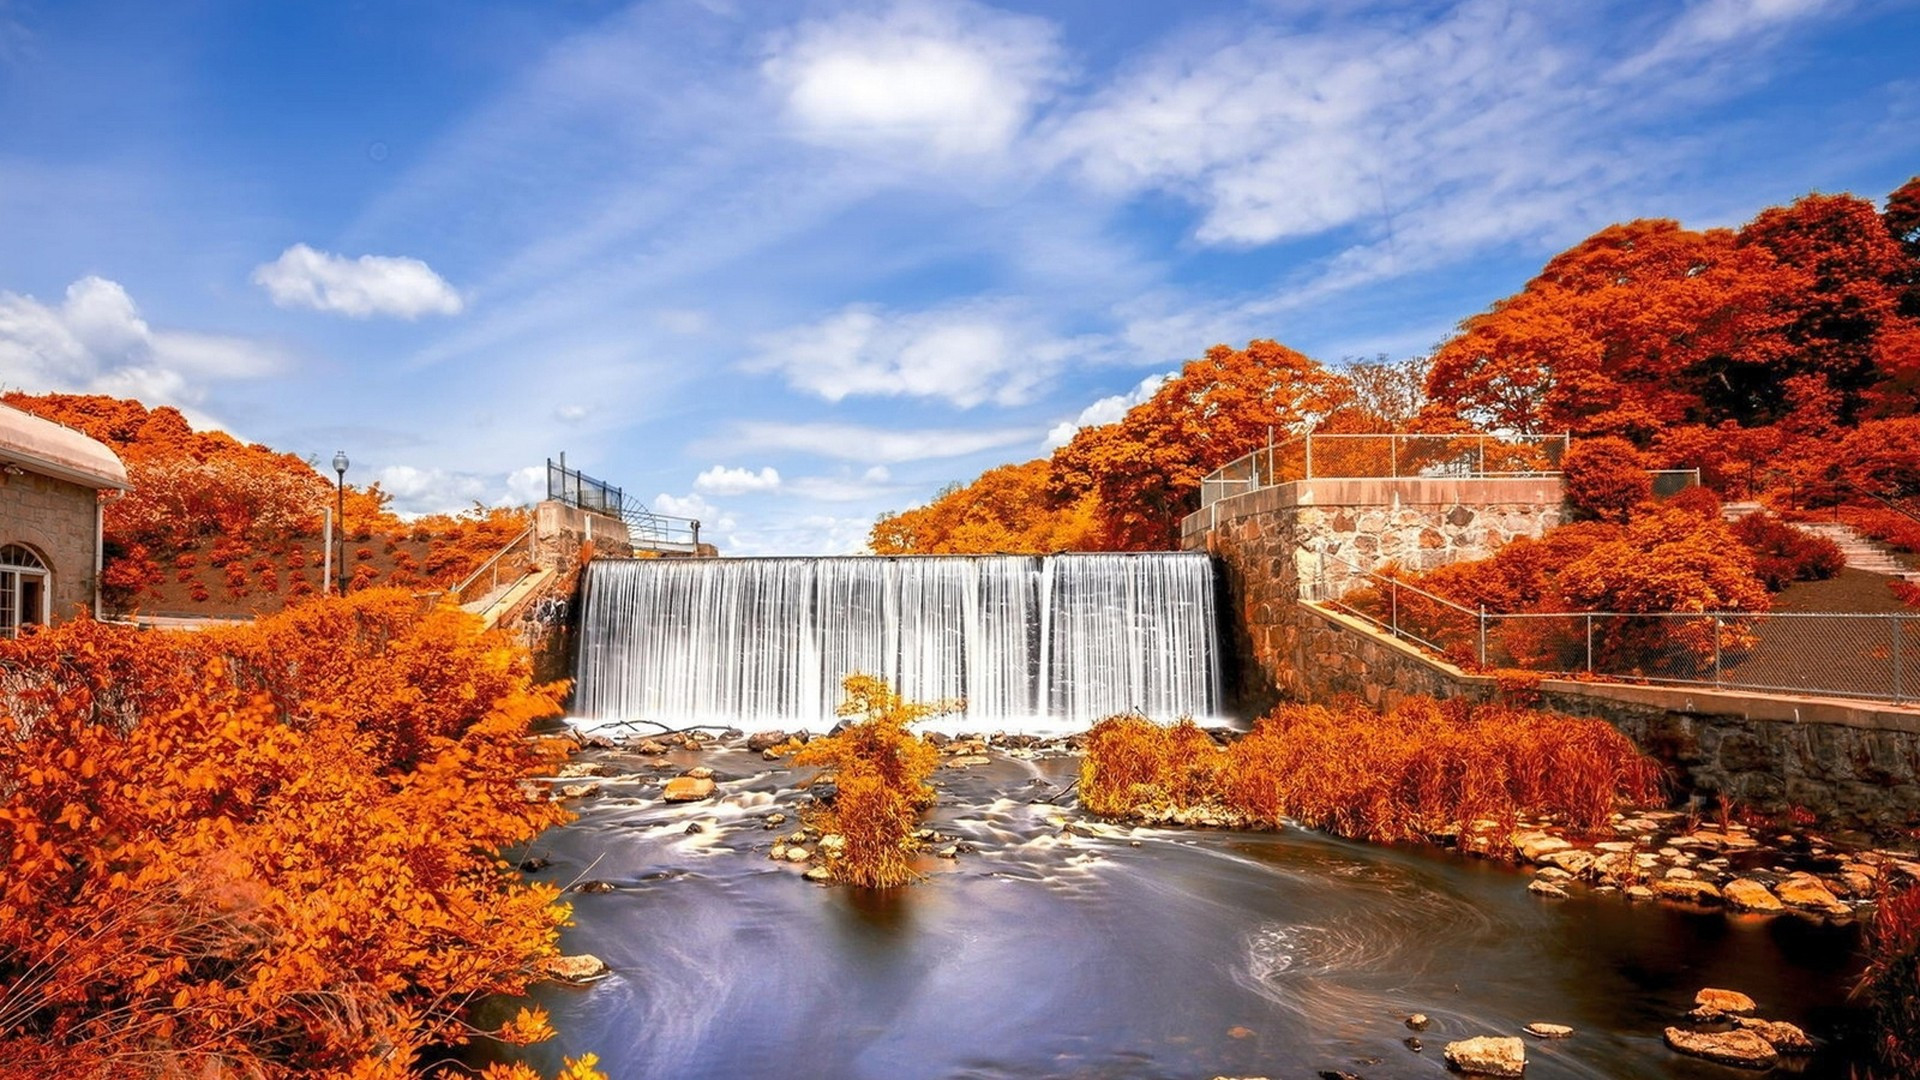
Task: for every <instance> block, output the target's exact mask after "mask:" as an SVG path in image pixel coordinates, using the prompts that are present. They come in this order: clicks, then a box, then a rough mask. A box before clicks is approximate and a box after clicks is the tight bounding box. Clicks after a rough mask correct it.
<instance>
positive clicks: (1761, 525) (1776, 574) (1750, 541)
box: [1733, 513, 1847, 592]
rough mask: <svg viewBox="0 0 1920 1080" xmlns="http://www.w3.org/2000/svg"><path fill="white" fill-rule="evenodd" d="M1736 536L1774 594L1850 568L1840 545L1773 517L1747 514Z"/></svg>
mask: <svg viewBox="0 0 1920 1080" xmlns="http://www.w3.org/2000/svg"><path fill="white" fill-rule="evenodd" d="M1733 535H1734V536H1736V537H1738V538H1739V540H1740V542H1741V543H1742V544H1745V545H1746V546H1747V550H1748V551H1751V552H1752V553H1753V569H1754V573H1756V574H1757V575H1759V577H1760V580H1761V582H1762V583H1763V584H1765V585H1766V587H1767V588H1768V589H1770V590H1772V591H1774V592H1779V591H1780V590H1781V589H1784V588H1786V587H1787V586H1788V585H1791V584H1792V583H1794V582H1796V581H1824V580H1826V579H1827V578H1830V577H1832V576H1833V575H1835V574H1838V573H1839V572H1840V571H1841V570H1843V569H1845V568H1846V565H1847V557H1846V556H1845V555H1844V554H1842V553H1841V551H1840V545H1838V544H1836V543H1834V542H1833V541H1831V540H1829V539H1827V538H1826V537H1824V536H1814V535H1812V534H1810V533H1804V532H1801V531H1800V530H1799V529H1796V528H1794V527H1793V526H1791V525H1789V524H1787V523H1786V522H1784V521H1781V520H1780V519H1779V518H1777V517H1774V516H1773V515H1772V514H1767V513H1759V514H1748V515H1747V516H1746V517H1743V518H1741V519H1740V520H1739V521H1736V522H1734V523H1733Z"/></svg>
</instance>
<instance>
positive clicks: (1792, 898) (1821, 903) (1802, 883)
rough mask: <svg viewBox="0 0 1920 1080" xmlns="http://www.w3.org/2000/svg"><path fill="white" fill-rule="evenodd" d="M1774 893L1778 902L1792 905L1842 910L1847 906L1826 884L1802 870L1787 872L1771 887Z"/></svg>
mask: <svg viewBox="0 0 1920 1080" xmlns="http://www.w3.org/2000/svg"><path fill="white" fill-rule="evenodd" d="M1773 891H1774V895H1776V896H1778V897H1779V898H1780V902H1781V903H1783V904H1788V905H1790V906H1793V907H1801V908H1817V909H1818V910H1821V911H1829V912H1844V911H1846V910H1847V906H1846V905H1845V904H1842V903H1841V902H1840V898H1839V897H1837V896H1835V895H1833V892H1832V891H1831V890H1830V889H1828V888H1827V886H1826V884H1825V883H1824V882H1822V881H1821V880H1820V879H1819V878H1817V877H1814V876H1813V875H1812V874H1809V873H1806V872H1805V871H1802V872H1800V873H1795V874H1788V875H1787V876H1786V877H1785V878H1783V879H1782V880H1781V881H1780V883H1779V884H1778V885H1775V886H1774V887H1773Z"/></svg>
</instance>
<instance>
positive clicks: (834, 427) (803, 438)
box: [728, 421, 1037, 464]
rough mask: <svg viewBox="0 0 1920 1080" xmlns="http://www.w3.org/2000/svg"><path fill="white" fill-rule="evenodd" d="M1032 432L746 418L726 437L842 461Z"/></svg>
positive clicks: (920, 453) (998, 443)
mask: <svg viewBox="0 0 1920 1080" xmlns="http://www.w3.org/2000/svg"><path fill="white" fill-rule="evenodd" d="M1036 434H1037V432H1035V431H1034V430H1033V429H1031V428H988V429H977V428H949V429H917V430H912V431H893V430H889V429H886V428H875V427H864V426H862V425H859V424H790V423H781V422H777V421H750V422H747V423H743V424H741V425H739V427H738V429H737V431H736V433H735V437H733V438H731V439H729V440H728V442H729V443H730V444H732V445H733V446H735V447H737V448H751V449H757V450H798V451H801V452H803V453H809V454H818V455H820V456H821V457H831V458H839V459H842V460H846V461H875V460H878V461H882V462H888V463H892V464H898V463H900V462H903V461H927V460H933V459H938V458H951V457H964V456H966V455H968V454H977V453H981V452H983V451H986V450H998V449H1001V448H1002V447H1007V446H1017V445H1019V444H1020V443H1024V442H1028V441H1030V440H1031V439H1033V437H1034V436H1035V435H1036Z"/></svg>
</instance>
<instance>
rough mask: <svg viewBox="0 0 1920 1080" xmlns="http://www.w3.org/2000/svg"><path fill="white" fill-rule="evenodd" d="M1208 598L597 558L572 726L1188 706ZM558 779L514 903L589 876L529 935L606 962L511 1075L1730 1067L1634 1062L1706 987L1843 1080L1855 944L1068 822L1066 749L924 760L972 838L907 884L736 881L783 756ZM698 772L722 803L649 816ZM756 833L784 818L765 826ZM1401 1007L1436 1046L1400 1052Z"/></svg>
mask: <svg viewBox="0 0 1920 1080" xmlns="http://www.w3.org/2000/svg"><path fill="white" fill-rule="evenodd" d="M1213 602H1214V601H1213V586H1212V582H1211V576H1210V571H1209V570H1208V567H1207V562H1206V561H1205V559H1203V558H1200V557H1195V556H1172V555H1156V556H1127V557H1091V556H1086V557H1055V558H1049V559H1032V558H966V559H960V558H955V559H940V558H926V559H805V560H802V559H767V560H719V561H716V560H689V561H677V562H664V561H663V562H656V563H619V564H598V563H597V564H595V565H594V566H593V567H592V569H591V571H590V573H589V576H588V582H587V586H586V599H585V607H584V610H583V612H582V639H581V647H582V655H581V667H580V678H579V684H578V686H579V690H578V699H577V705H578V709H579V711H580V713H581V714H582V715H583V717H588V718H597V719H596V720H583V721H582V724H583V726H594V725H595V724H596V723H597V724H598V725H599V726H602V727H605V728H609V729H611V730H614V731H618V732H620V733H624V734H646V733H648V732H649V731H651V730H655V729H656V728H657V727H681V726H686V725H691V724H694V723H701V722H708V723H712V722H719V723H738V724H739V725H740V726H741V727H744V728H746V729H747V730H755V729H761V728H773V727H784V728H793V727H801V726H805V727H811V728H815V729H818V728H821V727H824V726H826V725H827V724H829V723H831V722H832V719H833V717H832V712H833V706H834V704H835V703H836V701H837V700H838V686H837V683H838V681H839V678H840V677H841V676H842V675H843V674H845V673H847V672H851V671H866V672H871V673H874V674H879V675H882V676H885V677H887V678H888V679H889V680H891V681H893V682H894V683H895V685H896V686H897V687H899V688H900V689H902V690H903V692H905V693H906V694H907V695H908V696H909V697H914V698H918V699H922V700H926V699H934V698H951V697H964V698H965V699H966V703H967V704H966V712H965V713H964V714H962V715H961V716H959V717H957V718H953V719H951V720H950V721H949V726H958V727H967V728H971V729H972V730H993V729H995V728H1004V729H1006V730H1019V729H1026V730H1035V729H1038V730H1059V729H1060V728H1063V727H1080V726H1084V725H1085V723H1086V722H1087V721H1090V720H1092V719H1094V718H1096V717H1098V716H1101V715H1105V714H1108V713H1112V712H1116V711H1120V710H1123V709H1126V708H1129V707H1137V708H1141V709H1143V710H1145V711H1147V712H1148V713H1149V714H1150V715H1154V716H1157V717H1161V718H1166V717H1171V716H1177V715H1181V714H1192V715H1202V716H1204V715H1210V714H1214V713H1216V712H1218V711H1220V698H1219V681H1220V680H1219V675H1218V669H1217V662H1216V652H1215V649H1214V646H1213V628H1214V612H1213ZM647 721H652V722H653V723H652V724H649V723H647ZM589 756H597V757H600V758H604V759H607V760H609V761H610V762H611V763H613V764H614V765H615V766H616V767H617V768H618V769H619V770H621V771H622V772H623V774H624V775H622V776H619V777H617V778H615V779H611V780H607V781H605V782H603V783H602V784H601V786H600V790H599V792H598V794H596V795H595V796H593V797H590V798H586V799H583V800H580V801H579V802H578V803H577V804H576V805H577V808H578V809H579V811H580V815H581V816H580V819H579V820H578V821H577V822H575V823H574V824H572V825H569V826H567V827H565V828H561V829H556V830H553V831H551V832H549V833H548V834H546V835H545V836H543V837H541V838H540V839H539V841H538V842H537V843H536V844H534V845H533V847H532V848H531V850H530V851H529V852H528V855H529V856H532V857H537V858H539V859H543V860H546V865H544V866H543V867H542V868H541V869H538V870H536V871H534V872H533V874H532V876H534V877H536V878H538V879H541V880H547V881H552V882H555V883H557V884H561V885H569V884H573V883H576V882H580V881H583V880H591V881H597V882H605V883H608V884H610V885H611V889H610V890H609V891H604V892H597V891H596V892H576V893H574V894H571V895H569V897H568V899H569V901H570V902H571V903H572V905H573V912H574V922H575V925H574V927H573V928H572V929H570V930H568V931H567V932H566V934H565V936H564V938H563V942H562V944H563V947H564V948H565V949H566V950H567V951H572V952H591V953H594V954H596V955H598V956H600V957H602V958H604V959H605V960H606V961H607V962H608V963H609V964H611V965H612V967H613V974H612V975H611V976H610V977H609V978H607V979H605V980H603V981H601V982H599V983H596V984H594V985H591V986H587V987H577V988H576V987H561V986H551V985H549V986H543V987H540V988H538V989H537V990H536V996H537V998H538V1000H539V1001H540V1002H541V1003H542V1004H543V1005H545V1006H546V1007H547V1008H548V1009H549V1010H550V1011H551V1013H552V1016H553V1021H554V1026H555V1027H556V1028H557V1029H558V1030H559V1031H560V1033H561V1035H560V1037H559V1038H558V1039H556V1040H555V1041H554V1042H552V1043H549V1044H546V1045H543V1046H541V1047H536V1048H532V1049H531V1050H530V1051H528V1054H529V1057H530V1058H531V1059H532V1060H534V1061H536V1062H538V1063H541V1064H544V1065H548V1066H551V1065H553V1064H555V1063H556V1062H557V1059H558V1057H559V1055H561V1054H563V1053H564V1054H578V1053H581V1052H584V1051H591V1052H593V1053H595V1054H598V1055H599V1057H600V1061H601V1066H602V1068H603V1069H605V1070H606V1071H607V1073H608V1074H609V1075H610V1076H612V1077H615V1078H618V1080H643V1078H644V1080H650V1078H655V1077H659V1078H676V1080H680V1078H686V1080H692V1078H702V1077H716V1078H727V1080H737V1078H751V1077H779V1078H793V1080H806V1078H814V1077H818V1078H821V1080H828V1078H831V1080H851V1078H863V1077H872V1078H876V1080H881V1078H884V1080H904V1078H916V1077H978V1078H1002V1077H1007V1078H1011V1077H1055V1076H1058V1077H1170V1078H1172V1077H1200V1078H1205V1077H1213V1076H1222V1075H1224V1076H1266V1077H1275V1078H1282V1077H1311V1076H1315V1075H1318V1074H1320V1073H1321V1071H1322V1070H1325V1071H1327V1072H1329V1073H1345V1074H1351V1075H1353V1076H1359V1077H1364V1078H1369V1080H1384V1078H1398V1077H1408V1078H1411V1077H1428V1078H1434V1077H1440V1076H1442V1075H1444V1074H1445V1067H1444V1065H1443V1064H1442V1062H1441V1057H1440V1051H1441V1047H1442V1046H1443V1045H1444V1044H1445V1043H1446V1042H1447V1041H1449V1040H1452V1039H1459V1038H1465V1037H1469V1036H1473V1035H1480V1034H1517V1033H1518V1032H1519V1029H1520V1028H1521V1026H1522V1025H1524V1024H1526V1023H1528V1022H1531V1021H1548V1022H1553V1023H1563V1024H1568V1025H1571V1026H1572V1027H1573V1028H1574V1029H1575V1030H1576V1034H1575V1035H1574V1036H1573V1037H1572V1038H1570V1039H1566V1040H1563V1041H1556V1042H1548V1043H1543V1042H1534V1041H1529V1043H1528V1047H1527V1053H1528V1060H1529V1063H1528V1067H1527V1076H1528V1077H1530V1078H1533V1080H1552V1078H1600V1077H1610V1078H1614V1077H1701V1078H1706V1077H1723V1078H1725V1077H1734V1076H1741V1075H1752V1074H1749V1073H1741V1072H1738V1071H1736V1070H1728V1069H1725V1068H1722V1067H1719V1066H1715V1065H1711V1064H1708V1063H1705V1062H1702V1061H1697V1060H1694V1059H1688V1058H1682V1057H1679V1056H1677V1055H1675V1054H1673V1053H1671V1052H1670V1051H1668V1050H1667V1049H1666V1047H1665V1046H1664V1045H1663V1044H1662V1042H1661V1034H1660V1033H1661V1030H1662V1028H1663V1027H1665V1026H1666V1025H1667V1024H1669V1023H1672V1022H1673V1021H1674V1020H1675V1019H1676V1018H1677V1017H1678V1016H1679V1015H1680V1014H1681V1013H1683V1012H1685V1010H1686V1009H1687V1008H1688V1007H1689V1006H1690V1004H1691V999H1692V996H1693V994H1694V992H1695V991H1696V990H1698V989H1699V988H1701V987H1704V986H1721V987H1729V988H1733V989H1738V990H1742V991H1745V992H1747V993H1748V994H1750V995H1752V996H1753V997H1754V998H1755V999H1756V1000H1757V1001H1758V1002H1759V1003H1760V1005H1761V1009H1762V1015H1765V1016H1767V1017H1769V1018H1772V1019H1782V1020H1789V1021H1792V1022H1795V1023H1798V1024H1801V1025H1802V1026H1804V1027H1806V1028H1807V1029H1808V1031H1809V1032H1810V1033H1811V1034H1813V1035H1814V1036H1815V1037H1816V1039H1818V1040H1820V1041H1821V1043H1822V1049H1821V1052H1820V1053H1819V1054H1818V1055H1816V1056H1814V1057H1813V1058H1812V1059H1811V1060H1803V1061H1799V1062H1795V1063H1793V1067H1795V1068H1798V1069H1801V1070H1804V1072H1805V1074H1806V1075H1809V1076H1817V1077H1835V1078H1838V1077H1844V1076H1846V1075H1847V1071H1848V1067H1849V1064H1850V1061H1851V1060H1853V1059H1855V1058H1856V1057H1857V1056H1858V1054H1859V1052H1860V1042H1861V1038H1860V1036H1859V1035H1858V1034H1857V1031H1858V1027H1859V1018H1858V1016H1857V1015H1856V1014H1855V1013H1853V1012H1850V1011H1849V1010H1848V1009H1847V1008H1846V1007H1845V1005H1844V1001H1845V997H1846V990H1847V986H1848V984H1849V982H1850V980H1851V979H1852V978H1853V977H1854V976H1855V975H1856V974H1857V972H1858V970H1859V966H1860V960H1859V932H1858V929H1857V928H1856V927H1853V926H1827V925H1819V924H1815V923H1812V922H1808V921H1804V920H1801V919H1797V918H1791V917H1789V918H1771V919H1769V918H1764V917H1758V916H1735V915H1729V914H1725V913H1722V912H1717V911H1689V910H1683V909H1679V908H1673V907H1666V906H1657V905H1632V904H1629V903H1627V902H1625V901H1623V900H1621V899H1619V898H1618V897H1609V896H1598V895H1585V894H1582V895H1577V896H1576V897H1575V898H1573V899H1571V900H1565V901H1547V900H1541V899H1539V898H1536V897H1534V896H1532V895H1529V894H1528V893H1527V892H1526V890H1525V888H1524V884H1525V880H1526V879H1525V877H1524V876H1523V875H1522V874H1521V873H1520V872H1518V871H1516V870H1513V869H1511V868H1507V867H1501V866H1495V865H1491V864H1487V863H1483V862H1476V861H1473V860H1468V859H1464V858H1460V857H1456V856H1452V855H1449V854H1446V853H1442V852H1436V851H1430V850H1412V849H1400V848H1383V847H1371V846H1365V845H1359V844H1352V843H1346V842H1343V841H1339V840H1335V839H1331V838H1328V837H1325V836H1321V835H1317V834H1314V833H1309V832H1304V831H1300V830H1293V829H1289V830H1285V831H1281V832H1276V833H1237V832H1219V831H1214V832H1207V831H1169V830H1153V829H1119V828H1113V827H1109V826H1105V825H1101V824H1099V823H1096V822H1091V821H1087V820H1085V819H1083V818H1081V817H1080V815H1079V813H1078V811H1077V809H1075V808H1074V798H1073V795H1072V793H1071V791H1070V790H1068V787H1069V785H1070V783H1071V779H1072V776H1073V771H1074V769H1075V768H1076V763H1077V759H1075V758H1072V757H1068V756H1063V755H1055V756H1038V757H1034V756H1031V755H1029V756H1026V757H995V758H994V759H993V761H992V762H991V763H990V764H988V765H985V766H979V767H976V768H971V769H964V770H956V769H943V770H942V771H941V772H940V773H939V774H938V783H937V786H938V787H939V788H940V795H941V798H940V802H939V805H938V806H937V808H936V809H935V810H934V811H933V813H932V815H931V819H930V822H929V823H930V824H931V825H932V826H933V827H935V828H937V829H939V830H940V831H942V832H943V833H946V834H950V835H952V836H955V837H958V838H960V839H961V840H963V841H965V842H966V843H968V844H970V845H972V846H973V847H974V848H976V849H977V850H975V851H971V852H968V853H965V854H962V855H960V857H959V858H958V859H955V860H944V859H938V858H933V857H927V858H926V859H924V860H923V861H922V863H921V865H920V870H921V871H922V872H923V873H924V874H925V875H926V876H925V878H924V880H923V881H921V882H920V883H919V884H916V885H914V886H911V887H908V888H903V889H895V890H890V891H885V892H871V891H863V890H857V889H850V888H843V887H821V886H816V885H813V884H810V883H808V882H806V881H805V880H803V879H802V878H801V876H800V874H801V871H802V869H803V867H799V866H793V865H788V864H776V863H774V862H772V861H770V860H769V859H768V857H767V855H768V852H769V851H770V850H771V848H772V847H773V845H774V843H775V841H776V838H778V837H780V836H782V835H784V834H786V833H789V832H791V831H792V830H793V829H794V828H796V826H797V817H798V811H799V803H800V800H801V799H802V797H803V794H804V793H803V791H802V790H801V788H800V786H799V785H800V784H801V782H802V781H803V780H804V779H805V778H806V775H807V774H808V772H809V770H799V771H794V770H791V769H789V767H788V766H787V765H786V763H785V762H767V761H764V760H762V758H761V756H760V755H758V754H751V753H748V752H746V751H744V750H741V749H728V750H718V751H711V752H705V753H698V754H696V753H692V752H684V751H674V752H673V753H672V754H670V755H669V756H668V758H665V759H659V758H640V757H636V756H634V755H631V754H626V753H622V752H612V751H608V752H596V753H595V754H593V755H589ZM695 764H704V765H708V766H711V767H712V768H714V769H715V770H716V772H717V773H718V778H719V780H720V781H721V783H720V791H719V794H718V795H717V796H716V797H715V798H714V799H713V800H710V801H707V802H702V803H695V804H683V805H670V804H666V803H663V802H661V801H660V799H659V794H660V784H661V783H662V782H663V781H664V780H665V779H666V778H667V777H670V776H672V775H675V774H677V773H678V772H679V771H681V770H682V769H683V768H685V767H688V766H692V765H695ZM1046 800H1052V801H1051V802H1049V801H1046ZM1056 804H1057V805H1056ZM776 811H777V812H780V813H784V814H786V815H787V817H788V821H787V823H786V824H784V825H783V826H781V827H780V828H778V829H773V830H769V829H767V828H765V827H763V822H762V819H763V818H764V817H765V815H767V814H769V813H772V812H776ZM1063 812H1064V813H1065V814H1067V815H1068V819H1069V820H1068V822H1067V824H1070V825H1071V828H1065V827H1063V822H1062V820H1061V818H1060V815H1061V814H1062V813H1063ZM533 865H538V864H533ZM1412 1012H1423V1013H1425V1014H1427V1015H1428V1016H1429V1017H1431V1018H1432V1021H1433V1024H1432V1028H1431V1029H1430V1030H1428V1031H1426V1032H1424V1033H1421V1034H1419V1035H1417V1036H1416V1035H1414V1033H1412V1032H1410V1031H1409V1030H1408V1029H1407V1028H1406V1027H1405V1026H1404V1024H1403V1023H1402V1020H1403V1018H1404V1017H1405V1016H1406V1015H1407V1014H1409V1013H1412ZM1410 1037H1412V1038H1417V1039H1418V1040H1419V1041H1420V1042H1419V1045H1420V1049H1418V1050H1415V1049H1413V1048H1412V1047H1411V1046H1410V1045H1408V1044H1407V1042H1406V1040H1407V1039H1409V1038H1410Z"/></svg>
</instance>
